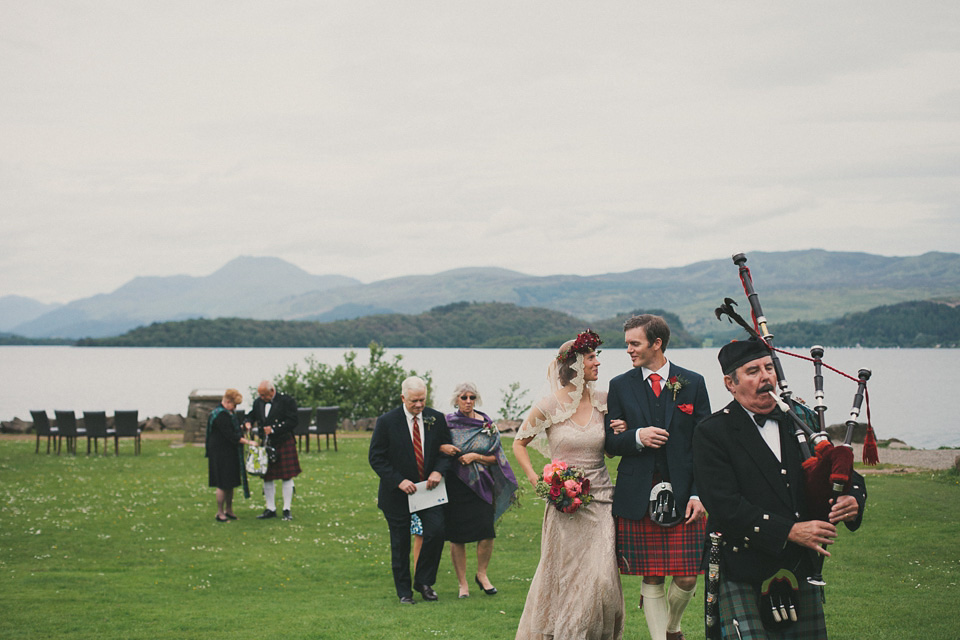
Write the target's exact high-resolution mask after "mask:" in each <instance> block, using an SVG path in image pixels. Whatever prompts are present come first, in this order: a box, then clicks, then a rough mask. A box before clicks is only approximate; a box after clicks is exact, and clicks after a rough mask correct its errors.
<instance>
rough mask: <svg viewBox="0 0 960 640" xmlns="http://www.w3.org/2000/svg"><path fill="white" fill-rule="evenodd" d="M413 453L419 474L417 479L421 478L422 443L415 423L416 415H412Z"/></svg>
mask: <svg viewBox="0 0 960 640" xmlns="http://www.w3.org/2000/svg"><path fill="white" fill-rule="evenodd" d="M413 455H415V456H416V458H417V473H419V474H420V476H419V477H418V478H417V479H418V480H423V444H422V443H421V442H420V425H419V424H417V416H413Z"/></svg>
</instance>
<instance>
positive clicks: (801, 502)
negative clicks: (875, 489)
mask: <svg viewBox="0 0 960 640" xmlns="http://www.w3.org/2000/svg"><path fill="white" fill-rule="evenodd" d="M770 428H771V427H770V426H766V427H764V429H770ZM780 458H781V460H782V462H778V461H777V458H776V457H775V456H774V455H773V453H772V452H771V451H770V447H768V446H767V443H766V442H764V440H763V437H762V436H761V435H760V432H759V430H758V429H757V426H756V424H755V423H754V422H753V420H752V419H751V418H750V415H749V414H748V413H747V412H746V411H745V410H744V409H743V407H741V406H740V404H739V403H738V402H737V401H736V400H734V401H733V402H731V403H730V404H728V405H727V406H726V407H724V408H723V409H722V410H720V411H718V412H717V413H715V414H713V415H712V416H710V417H708V418H707V419H706V420H704V421H703V422H702V423H701V424H700V426H699V427H697V435H696V437H695V438H694V463H695V465H696V472H697V474H698V475H699V477H701V478H708V479H709V482H703V483H701V486H700V497H701V499H702V500H703V506H704V507H706V509H707V512H708V513H709V514H710V517H709V519H708V521H707V531H719V532H720V533H722V534H723V539H722V540H723V542H722V547H721V563H722V564H721V566H722V571H723V572H724V575H725V576H726V579H728V580H733V581H738V582H751V583H757V582H761V581H763V580H765V579H766V578H768V577H770V576H771V575H773V574H774V573H776V572H777V571H778V570H779V569H781V568H787V569H790V570H792V571H795V572H796V573H797V577H799V578H803V577H804V576H805V575H809V572H810V570H811V568H812V565H811V563H810V559H811V557H812V556H811V555H810V554H811V552H810V551H808V550H807V549H806V548H805V547H800V546H799V545H796V544H794V543H792V542H787V536H788V534H789V533H790V528H791V527H792V526H793V523H795V522H801V521H804V520H809V519H810V515H809V512H808V509H807V505H806V499H805V488H804V475H803V469H802V462H803V461H802V459H801V458H802V454H801V452H800V446H799V445H798V444H797V440H796V438H794V437H793V436H792V435H791V434H790V433H789V427H784V426H783V425H781V435H780ZM850 495H852V496H853V497H854V498H856V499H857V502H858V503H859V505H860V512H859V514H858V516H857V519H856V520H855V521H853V522H848V523H845V524H846V525H847V528H848V529H850V530H855V529H857V528H858V527H859V526H860V522H861V520H862V519H863V509H864V505H865V503H866V499H867V487H866V484H865V483H864V481H863V477H862V476H861V475H860V474H858V473H854V474H853V485H852V489H851V491H850Z"/></svg>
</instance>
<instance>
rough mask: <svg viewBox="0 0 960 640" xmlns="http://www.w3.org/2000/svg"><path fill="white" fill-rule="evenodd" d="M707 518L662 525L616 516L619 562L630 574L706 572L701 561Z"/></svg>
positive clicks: (625, 572) (648, 519) (665, 574)
mask: <svg viewBox="0 0 960 640" xmlns="http://www.w3.org/2000/svg"><path fill="white" fill-rule="evenodd" d="M706 535H707V520H706V518H700V519H699V520H697V521H696V522H694V523H692V524H684V523H682V522H681V523H680V524H678V525H676V526H673V527H661V526H660V525H658V524H655V523H654V522H653V521H651V520H650V516H645V517H644V518H643V520H630V519H628V518H617V565H618V566H619V567H620V573H622V574H624V575H630V576H695V575H699V574H701V573H703V571H702V570H701V569H700V560H701V558H702V556H703V540H704V537H705V536H706Z"/></svg>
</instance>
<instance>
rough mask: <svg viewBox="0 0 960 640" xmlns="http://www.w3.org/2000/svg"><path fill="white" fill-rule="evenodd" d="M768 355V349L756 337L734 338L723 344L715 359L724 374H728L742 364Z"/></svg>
mask: <svg viewBox="0 0 960 640" xmlns="http://www.w3.org/2000/svg"><path fill="white" fill-rule="evenodd" d="M769 355H770V349H769V348H768V347H767V345H766V343H764V342H763V341H762V340H757V339H756V338H750V339H748V340H734V341H733V342H728V343H727V344H725V345H723V347H722V348H721V349H720V353H719V354H718V355H717V360H719V361H720V368H721V369H723V374H724V375H730V374H731V373H733V372H734V371H736V370H737V369H738V368H740V367H742V366H743V365H745V364H747V363H748V362H751V361H752V360H756V359H758V358H765V357H766V356H769Z"/></svg>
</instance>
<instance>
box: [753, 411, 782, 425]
mask: <svg viewBox="0 0 960 640" xmlns="http://www.w3.org/2000/svg"><path fill="white" fill-rule="evenodd" d="M753 419H754V420H755V421H756V423H757V426H758V427H761V428H762V427H763V425H764V424H766V422H767V420H773V421H774V422H780V421H781V420H783V411H781V410H780V407H777V408H776V409H774V410H773V411H771V412H770V413H755V414H753Z"/></svg>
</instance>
